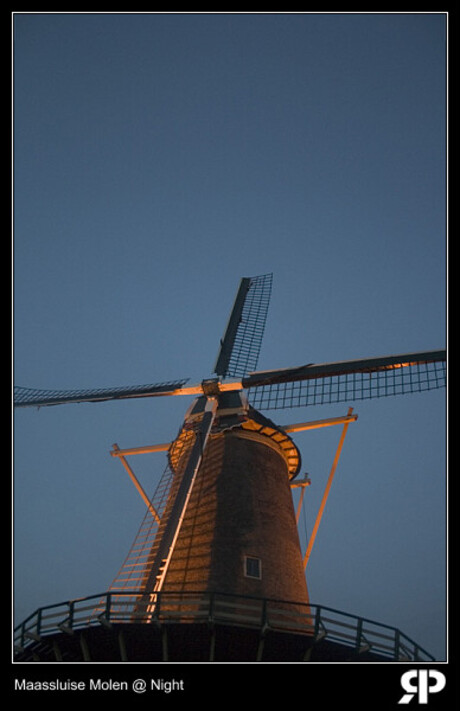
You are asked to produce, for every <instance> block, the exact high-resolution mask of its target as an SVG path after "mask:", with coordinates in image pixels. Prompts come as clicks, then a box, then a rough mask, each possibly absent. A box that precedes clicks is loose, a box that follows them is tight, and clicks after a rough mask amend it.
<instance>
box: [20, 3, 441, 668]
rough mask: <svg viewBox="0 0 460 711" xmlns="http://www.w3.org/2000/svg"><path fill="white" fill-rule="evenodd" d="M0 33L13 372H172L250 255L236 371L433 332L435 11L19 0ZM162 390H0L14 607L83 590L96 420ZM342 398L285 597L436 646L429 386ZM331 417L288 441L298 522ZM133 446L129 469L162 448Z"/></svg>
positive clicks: (199, 346)
mask: <svg viewBox="0 0 460 711" xmlns="http://www.w3.org/2000/svg"><path fill="white" fill-rule="evenodd" d="M13 39H14V47H13V48H14V317H15V323H14V336H15V343H14V366H15V382H16V384H18V385H23V386H29V387H37V388H56V389H59V388H81V387H88V388H91V387H103V386H116V385H135V384H142V383H150V382H160V381H163V380H168V379H170V378H172V379H175V378H182V377H189V378H190V379H191V381H192V382H194V381H197V382H198V381H200V380H201V379H202V378H204V377H207V376H209V375H210V374H211V370H212V366H213V364H214V361H215V356H216V353H217V349H218V343H219V339H220V338H221V336H222V334H223V331H224V328H225V325H226V321H227V317H228V314H229V310H230V307H231V305H232V302H233V298H234V294H235V290H236V288H237V285H238V281H239V279H240V277H241V276H252V275H256V274H263V273H267V272H273V273H274V284H273V294H272V299H271V304H270V310H269V316H268V322H267V328H266V333H265V338H264V342H263V347H262V352H261V357H260V360H259V368H260V369H269V368H276V367H288V366H295V365H301V364H304V363H311V362H318V363H321V362H325V361H335V360H345V359H353V358H365V357H368V356H369V357H370V356H379V355H385V354H389V353H404V352H410V351H423V350H429V349H438V348H442V347H444V346H445V343H446V333H445V318H446V314H445V292H446V279H445V264H446V246H445V245H446V227H445V222H446V195H445V170H446V113H445V112H446V95H445V79H446V76H445V75H446V66H445V64H446V17H445V16H444V15H443V14H437V13H431V14H391V13H390V14H372V13H370V14H363V15H361V14H353V13H350V14H342V15H340V14H308V13H305V14H304V13H292V14H282V13H273V14H264V13H261V14H248V15H245V14H232V13H223V14H194V13H191V14H182V13H179V14H171V13H166V14H155V13H151V14H74V13H60V14H52V13H51V14H32V13H20V14H16V15H15V16H14V36H13ZM188 404H189V402H188V400H187V401H185V400H184V399H182V398H172V399H171V398H165V399H163V398H162V399H152V400H147V401H135V402H122V403H104V404H98V405H74V406H66V407H59V408H43V409H41V410H40V411H36V410H19V411H17V412H16V414H15V429H14V434H15V467H14V473H15V553H16V568H15V601H16V608H17V614H18V619H19V620H21V619H22V618H24V617H25V616H27V615H28V614H29V613H31V612H32V611H34V610H35V609H36V608H37V607H39V606H41V605H45V604H51V603H54V602H59V601H62V600H66V599H70V598H75V597H80V596H84V595H90V594H96V593H99V592H102V591H104V590H106V589H107V588H108V586H109V585H110V583H111V581H112V578H113V576H114V575H115V573H116V572H117V570H118V567H119V566H120V564H121V563H122V561H123V559H124V556H125V554H126V552H127V550H128V548H129V546H130V544H131V541H132V539H133V537H134V535H135V533H136V531H137V527H138V525H139V523H140V520H141V517H142V516H143V503H142V501H141V500H140V498H139V496H138V494H137V493H136V492H135V491H134V489H133V487H132V485H131V483H130V482H129V481H128V479H127V476H126V474H125V472H124V470H123V468H122V466H121V464H120V463H119V462H117V461H115V460H114V459H113V458H111V457H110V455H109V451H110V449H111V446H112V443H114V442H117V443H118V444H119V446H120V447H127V446H137V445H143V444H153V443H158V442H164V441H170V440H171V439H173V437H174V436H175V434H176V433H177V430H178V428H179V426H180V424H181V422H182V417H183V414H184V412H185V409H186V407H187V406H188ZM354 408H355V412H356V413H357V414H358V416H359V419H358V422H357V423H356V424H353V425H352V426H350V428H349V432H348V435H347V439H346V443H345V447H344V451H343V454H342V458H341V460H340V464H339V468H338V472H337V475H336V480H335V481H334V485H333V488H332V492H331V496H330V499H329V501H328V505H327V509H326V513H325V516H324V519H323V522H322V524H321V527H320V531H319V536H318V539H317V541H316V543H315V547H314V550H313V554H312V558H311V560H310V563H309V568H308V585H309V590H310V595H311V598H312V602H314V603H322V604H324V605H329V606H332V607H336V608H338V609H341V610H344V611H346V612H350V613H353V614H359V615H363V616H367V617H370V618H371V619H375V620H377V621H380V622H383V623H387V624H390V625H394V626H396V627H400V628H401V629H402V631H403V632H405V633H406V634H407V635H409V636H410V637H412V638H414V639H415V640H416V641H417V642H419V643H420V644H421V645H422V646H424V647H425V648H426V649H427V650H428V651H430V652H432V653H433V654H435V655H437V656H438V658H441V659H442V658H443V654H444V637H445V634H444V633H445V620H444V614H445V604H444V603H445V585H444V581H445V565H444V562H445V495H446V485H445V476H446V465H445V446H444V445H445V418H444V414H445V392H444V391H433V392H429V393H424V394H414V395H410V396H403V397H396V398H388V399H383V400H378V401H370V402H362V403H356V404H354ZM346 409H347V407H346V405H345V406H343V405H337V406H335V407H321V408H309V409H304V410H297V411H291V412H289V411H285V412H281V413H276V417H274V415H273V414H270V413H267V414H268V415H269V416H271V417H273V418H274V419H276V420H277V421H278V422H279V423H280V424H285V423H289V422H296V421H304V420H308V419H312V420H313V419H318V418H320V417H327V416H329V415H330V416H335V415H341V414H345V412H346ZM339 436H340V431H339V430H338V429H337V428H329V429H328V430H327V431H317V432H312V433H304V434H301V435H298V436H296V438H295V439H296V442H297V444H298V446H299V447H300V450H301V453H302V460H303V471H308V472H309V473H310V476H311V478H312V486H311V487H310V488H309V490H308V499H307V502H306V515H307V519H306V523H305V524H302V536H303V535H304V530H305V526H306V528H307V532H308V531H309V532H311V527H312V525H313V520H314V516H315V513H316V509H317V506H318V501H319V499H320V497H321V495H322V492H323V489H324V485H325V483H326V479H327V475H328V473H329V468H330V466H331V464H332V460H333V456H334V453H335V448H336V446H337V443H338V439H339ZM132 464H133V467H134V469H135V471H136V472H137V473H138V474H139V476H140V477H141V478H142V479H143V483H144V486H145V488H146V489H147V490H148V491H153V489H154V488H155V484H156V482H157V480H158V477H159V476H160V475H161V473H162V471H163V468H164V464H165V462H164V457H163V455H161V454H158V455H150V456H149V457H146V458H142V457H137V458H136V459H135V460H133V462H132Z"/></svg>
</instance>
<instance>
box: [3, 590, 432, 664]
mask: <svg viewBox="0 0 460 711" xmlns="http://www.w3.org/2000/svg"><path fill="white" fill-rule="evenodd" d="M200 622H205V623H214V624H221V625H236V626H238V627H246V628H252V629H259V630H261V631H266V630H276V631H278V632H291V633H295V634H305V635H310V636H311V637H312V639H313V640H314V641H315V642H320V641H321V640H327V641H329V642H333V643H334V642H335V643H337V644H341V645H344V646H346V647H349V648H350V649H351V650H354V651H355V652H356V653H358V654H359V653H361V652H367V651H369V652H371V653H373V654H376V655H379V656H380V657H384V658H385V659H388V661H435V659H434V657H433V656H431V655H430V654H429V653H428V652H426V651H425V650H424V649H423V648H422V647H420V646H419V645H418V644H416V643H415V642H414V641H413V640H411V639H409V637H407V636H406V635H405V634H403V633H402V632H401V631H400V630H399V629H397V628H394V627H390V626H389V625H384V624H380V623H378V622H374V621H372V620H368V619H366V618H363V617H357V616H355V615H351V614H348V613H345V612H341V611H339V610H335V609H332V608H330V607H325V606H322V605H306V604H301V603H295V602H286V601H281V600H271V599H263V598H256V597H249V596H244V597H243V596H237V595H229V594H221V593H198V592H197V593H180V594H179V593H167V592H161V593H156V594H155V595H154V596H153V595H147V596H145V595H144V596H139V595H133V594H129V593H126V592H113V591H110V592H107V593H103V594H100V595H93V596H91V597H85V598H79V599H77V600H70V601H67V602H62V603H59V604H56V605H48V606H46V607H41V608H39V609H38V610H37V611H36V612H34V613H33V614H32V615H30V616H29V617H28V618H27V619H26V620H24V622H22V623H21V624H20V625H18V626H17V627H16V628H15V630H14V645H15V652H16V653H19V654H20V653H22V652H24V650H26V649H27V647H28V646H30V645H33V644H34V642H40V641H43V640H45V639H46V637H48V636H50V635H53V634H56V633H59V632H68V633H72V632H73V631H75V630H78V629H80V630H81V629H84V628H88V627H90V626H100V625H105V626H109V625H111V624H127V623H130V624H149V623H160V624H168V623H181V624H190V623H200Z"/></svg>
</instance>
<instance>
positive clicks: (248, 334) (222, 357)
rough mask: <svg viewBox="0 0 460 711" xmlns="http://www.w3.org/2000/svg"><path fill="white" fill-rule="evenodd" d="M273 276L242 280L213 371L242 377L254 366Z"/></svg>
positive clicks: (261, 336)
mask: <svg viewBox="0 0 460 711" xmlns="http://www.w3.org/2000/svg"><path fill="white" fill-rule="evenodd" d="M272 281H273V275H272V274H263V275H261V276H257V277H245V278H243V279H241V281H240V285H239V287H238V291H237V294H236V298H235V302H234V305H233V309H232V311H231V314H230V318H229V320H228V324H227V329H226V331H225V335H224V337H223V339H222V341H221V345H220V350H219V353H218V356H217V361H216V364H215V366H214V372H215V373H216V374H217V375H221V376H230V377H234V376H241V375H245V374H246V373H247V372H248V371H249V370H251V369H253V368H256V367H257V362H258V359H259V353H260V347H261V344H262V338H263V334H264V330H265V322H266V319H267V312H268V304H269V301H270V295H271V288H272Z"/></svg>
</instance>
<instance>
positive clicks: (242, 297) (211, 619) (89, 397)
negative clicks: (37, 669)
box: [15, 275, 446, 662]
mask: <svg viewBox="0 0 460 711" xmlns="http://www.w3.org/2000/svg"><path fill="white" fill-rule="evenodd" d="M271 286H272V275H263V276H259V277H252V278H244V279H242V280H241V282H240V285H239V288H238V292H237V295H236V299H235V302H234V305H233V309H232V311H231V315H230V319H229V321H228V325H227V328H226V331H225V335H224V337H223V339H222V341H221V343H220V349H219V353H218V357H217V361H216V364H215V367H214V374H215V377H213V378H210V379H207V380H203V381H202V382H201V383H199V384H198V385H191V386H189V385H188V384H187V381H178V382H174V383H165V384H157V385H148V386H142V387H129V388H118V389H113V390H91V391H71V392H69V391H36V390H27V389H22V388H17V389H16V391H15V405H16V406H18V407H25V406H37V405H40V406H42V405H56V404H63V403H69V402H87V401H93V402H94V401H103V400H109V399H115V398H136V397H146V396H152V397H154V396H165V395H190V396H194V397H195V399H194V400H193V401H192V403H191V405H190V407H189V409H188V410H187V412H186V415H185V418H184V422H183V424H182V426H181V427H180V430H179V432H178V434H177V437H176V438H175V439H174V441H173V442H172V443H168V444H166V445H155V446H154V447H147V448H137V449H135V450H121V449H120V448H119V447H118V445H114V447H113V451H112V455H113V456H114V457H117V458H119V459H120V460H121V462H122V463H123V465H124V466H125V468H126V469H127V471H128V473H129V475H130V477H131V479H132V480H133V482H134V483H135V485H136V487H137V489H138V491H139V493H140V494H141V496H142V498H143V499H144V501H145V504H146V513H145V518H144V520H143V522H142V524H141V526H140V528H139V531H138V534H137V536H136V538H135V540H134V542H133V544H132V546H131V549H130V551H129V553H128V555H127V557H126V560H125V561H124V563H123V565H122V567H121V568H120V571H119V572H118V574H117V575H116V577H115V579H114V581H113V583H112V585H111V587H110V588H109V590H108V591H107V593H106V594H105V595H103V596H100V595H99V596H97V597H94V598H87V599H84V600H83V601H82V600H79V601H70V602H69V603H64V604H60V605H57V606H56V609H54V608H53V609H52V610H49V609H48V610H47V614H46V616H45V615H43V611H42V610H39V611H37V612H36V613H34V614H33V615H31V616H30V617H29V618H28V619H27V620H26V621H25V622H23V623H22V624H21V625H19V626H18V628H17V629H16V637H15V643H16V647H17V656H16V659H17V660H18V661H33V660H36V661H47V660H50V659H52V660H54V661H56V660H57V661H244V662H248V661H317V660H341V661H347V660H356V659H361V660H365V661H368V660H379V659H384V660H388V659H396V660H399V659H421V658H423V657H424V656H425V657H426V658H429V655H428V654H427V653H426V652H425V651H424V650H422V649H421V648H420V647H419V646H418V645H417V644H415V643H414V642H412V640H408V639H407V638H405V637H404V635H402V634H401V633H400V631H399V630H394V631H393V632H394V634H393V635H388V629H387V628H385V630H384V629H383V627H382V628H379V625H378V623H372V624H371V625H369V624H368V625H367V627H365V625H364V624H363V622H364V621H363V620H362V619H360V618H354V619H353V620H352V621H351V622H350V617H351V616H349V615H348V616H347V619H346V620H345V618H344V617H343V618H340V613H338V615H337V614H335V613H336V611H326V612H325V610H324V609H322V608H321V607H318V606H317V605H315V606H312V605H311V603H310V601H309V597H308V590H307V584H306V579H305V566H306V561H307V560H308V557H309V554H310V552H311V545H312V543H313V540H314V536H315V535H316V530H317V526H318V524H319V520H320V518H321V515H322V510H323V508H324V503H325V500H326V498H327V494H328V491H329V488H330V484H331V482H332V477H333V474H334V471H335V467H336V465H337V462H338V458H339V456H340V451H341V447H342V445H343V440H344V437H345V434H346V431H347V428H348V425H349V424H350V423H351V422H353V421H355V420H356V416H355V415H352V411H351V410H349V411H348V414H347V415H346V416H343V417H339V418H333V419H329V420H324V421H315V422H309V423H300V424H296V425H289V426H284V427H282V426H279V425H277V424H275V423H274V422H273V421H271V420H270V419H268V418H267V417H266V416H265V415H264V414H262V412H261V410H263V409H276V408H278V409H280V408H284V407H288V408H291V407H295V406H307V405H311V404H323V403H333V402H344V401H348V402H350V401H353V400H359V399H363V398H369V397H379V396H386V395H395V394H402V393H405V392H415V391H420V390H426V389H431V388H437V387H442V386H444V385H445V360H446V353H445V351H430V352H426V353H413V354H403V355H396V356H385V357H383V358H373V359H367V360H359V361H345V362H339V363H326V364H321V365H307V366H301V367H300V368H289V369H281V370H276V371H264V372H257V371H255V368H256V367H257V361H258V356H259V351H260V346H261V342H262V337H263V332H264V327H265V321H266V316H267V309H268V304H269V299H270V293H271ZM335 424H342V425H343V431H342V437H341V439H340V443H339V447H338V449H337V452H336V457H335V459H334V465H333V468H332V470H331V474H330V477H329V481H328V485H327V487H326V491H325V494H324V497H323V502H322V505H321V507H320V511H319V513H318V518H317V521H316V523H315V527H314V532H313V535H312V537H311V539H310V543H309V548H308V550H307V552H306V553H305V554H304V555H303V554H302V552H301V547H300V542H299V536H298V532H297V523H296V518H297V517H296V512H295V511H294V505H293V499H292V493H291V489H292V488H293V487H294V486H296V485H300V486H302V487H303V488H302V493H303V492H304V491H305V486H306V485H307V484H308V481H307V480H302V479H300V480H298V475H299V472H300V467H301V456H300V452H299V450H298V448H297V447H296V445H295V443H294V441H293V439H292V437H291V433H293V432H295V431H297V430H300V429H308V428H311V427H319V426H326V425H335ZM161 450H165V451H167V466H166V469H165V472H164V474H163V477H162V478H161V480H160V483H159V485H158V487H157V490H156V492H155V494H154V496H153V497H152V498H149V497H148V496H147V494H146V493H145V492H144V490H143V489H142V487H141V485H140V483H139V482H138V480H137V478H136V475H135V473H134V471H133V469H132V468H131V466H130V464H128V460H127V457H128V456H130V455H133V454H140V453H146V452H153V451H161ZM45 617H46V622H45V621H44V619H45Z"/></svg>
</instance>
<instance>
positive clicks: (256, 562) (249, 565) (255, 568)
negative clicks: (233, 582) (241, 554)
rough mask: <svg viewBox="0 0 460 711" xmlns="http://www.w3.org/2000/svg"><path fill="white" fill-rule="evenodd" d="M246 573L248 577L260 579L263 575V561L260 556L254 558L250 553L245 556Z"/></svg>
mask: <svg viewBox="0 0 460 711" xmlns="http://www.w3.org/2000/svg"><path fill="white" fill-rule="evenodd" d="M244 574H245V576H246V577H247V578H257V580H260V579H261V577H262V561H261V560H260V558H254V557H253V556H249V555H247V556H245V558H244Z"/></svg>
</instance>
